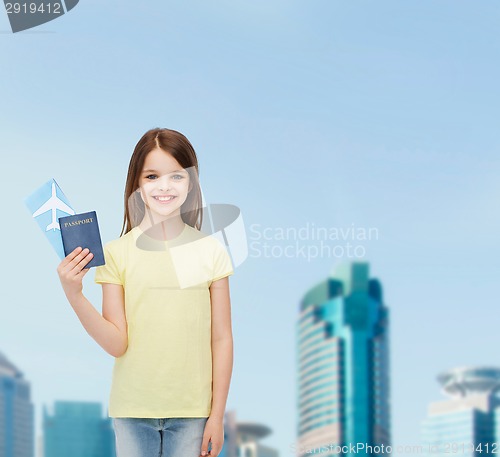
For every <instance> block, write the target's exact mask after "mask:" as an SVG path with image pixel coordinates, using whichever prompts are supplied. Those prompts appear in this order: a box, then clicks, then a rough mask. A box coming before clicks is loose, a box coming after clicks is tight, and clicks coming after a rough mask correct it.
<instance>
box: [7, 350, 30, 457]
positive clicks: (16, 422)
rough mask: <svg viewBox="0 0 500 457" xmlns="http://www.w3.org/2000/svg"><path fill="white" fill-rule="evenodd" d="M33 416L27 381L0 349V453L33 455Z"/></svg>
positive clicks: (17, 456)
mask: <svg viewBox="0 0 500 457" xmlns="http://www.w3.org/2000/svg"><path fill="white" fill-rule="evenodd" d="M34 417H35V416H34V407H33V404H32V403H31V398H30V385H29V383H28V381H26V380H25V379H24V378H23V374H22V373H21V371H19V370H18V369H17V368H16V367H15V365H14V364H12V363H11V362H10V361H9V360H7V358H6V357H5V356H4V355H3V354H2V353H0V457H33V455H34V434H35V430H34Z"/></svg>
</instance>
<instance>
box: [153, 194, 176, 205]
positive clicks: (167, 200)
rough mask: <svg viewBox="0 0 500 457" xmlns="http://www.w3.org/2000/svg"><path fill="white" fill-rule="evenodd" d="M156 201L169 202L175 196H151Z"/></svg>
mask: <svg viewBox="0 0 500 457" xmlns="http://www.w3.org/2000/svg"><path fill="white" fill-rule="evenodd" d="M153 198H154V199H155V200H156V201H159V202H162V203H167V202H171V201H172V200H173V199H174V198H175V196H173V195H169V196H168V197H153Z"/></svg>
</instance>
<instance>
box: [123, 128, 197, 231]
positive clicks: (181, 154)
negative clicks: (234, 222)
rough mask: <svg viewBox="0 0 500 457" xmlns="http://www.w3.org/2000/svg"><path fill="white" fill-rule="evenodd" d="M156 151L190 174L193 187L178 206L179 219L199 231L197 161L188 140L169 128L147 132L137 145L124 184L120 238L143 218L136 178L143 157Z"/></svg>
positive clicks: (140, 168)
mask: <svg viewBox="0 0 500 457" xmlns="http://www.w3.org/2000/svg"><path fill="white" fill-rule="evenodd" d="M156 148H160V149H162V150H163V151H165V152H167V153H168V154H170V155H171V156H172V157H173V158H174V159H175V160H177V162H179V164H180V166H181V167H182V168H185V169H186V171H187V172H188V173H189V179H190V182H191V183H192V188H191V190H190V192H189V194H188V196H187V198H186V201H185V202H184V203H183V205H182V206H181V217H182V220H183V221H184V222H185V223H186V224H188V225H190V226H191V227H195V228H197V229H198V230H200V229H201V223H202V219H203V209H202V201H201V189H200V184H199V181H198V174H199V171H198V159H197V157H196V152H195V151H194V148H193V146H192V145H191V143H190V142H189V140H188V139H187V138H186V137H185V136H184V135H183V134H182V133H180V132H177V131H175V130H170V129H160V128H156V129H151V130H148V131H147V132H146V133H145V134H144V135H143V136H142V138H141V139H140V140H139V142H138V143H137V144H136V146H135V149H134V153H133V154H132V157H131V159H130V163H129V166H128V174H127V182H126V184H125V194H124V197H125V214H124V216H123V227H122V233H121V234H120V236H122V235H124V234H125V233H128V232H130V230H132V228H133V227H135V226H137V225H139V223H140V222H141V221H142V219H143V218H144V215H145V205H144V202H143V201H142V198H141V196H140V194H139V193H138V192H135V191H136V190H137V189H138V188H139V176H140V174H141V172H142V169H143V166H144V161H145V160H146V156H147V155H148V154H149V153H150V152H151V151H152V150H153V149H156Z"/></svg>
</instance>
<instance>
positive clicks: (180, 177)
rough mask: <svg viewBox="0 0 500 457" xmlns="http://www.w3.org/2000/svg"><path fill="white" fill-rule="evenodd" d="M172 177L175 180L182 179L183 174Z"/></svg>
mask: <svg viewBox="0 0 500 457" xmlns="http://www.w3.org/2000/svg"><path fill="white" fill-rule="evenodd" d="M172 178H174V179H176V180H180V179H184V176H182V175H174V176H172Z"/></svg>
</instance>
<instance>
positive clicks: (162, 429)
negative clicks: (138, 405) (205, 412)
mask: <svg viewBox="0 0 500 457" xmlns="http://www.w3.org/2000/svg"><path fill="white" fill-rule="evenodd" d="M207 419H208V417H179V418H177V417H174V418H167V419H140V418H135V417H115V418H113V428H114V430H115V436H116V456H117V457H160V456H161V457H199V456H200V455H201V443H202V441H203V432H204V431H205V424H206V422H207Z"/></svg>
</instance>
